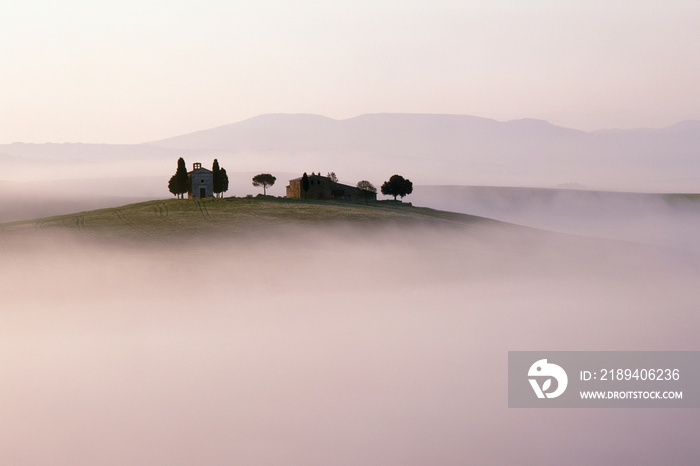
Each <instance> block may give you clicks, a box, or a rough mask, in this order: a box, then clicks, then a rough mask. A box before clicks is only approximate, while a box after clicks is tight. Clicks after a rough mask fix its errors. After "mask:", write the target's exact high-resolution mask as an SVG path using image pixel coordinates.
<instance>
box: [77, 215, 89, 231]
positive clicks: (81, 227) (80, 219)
mask: <svg viewBox="0 0 700 466" xmlns="http://www.w3.org/2000/svg"><path fill="white" fill-rule="evenodd" d="M75 226H76V228H77V229H78V231H79V232H81V233H87V231H86V229H85V216H84V215H79V216H78V217H76V218H75Z"/></svg>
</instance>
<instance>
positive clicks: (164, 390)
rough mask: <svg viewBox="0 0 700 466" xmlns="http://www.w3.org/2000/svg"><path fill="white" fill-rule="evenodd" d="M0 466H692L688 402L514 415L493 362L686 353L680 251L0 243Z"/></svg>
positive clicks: (690, 265) (465, 232)
mask: <svg viewBox="0 0 700 466" xmlns="http://www.w3.org/2000/svg"><path fill="white" fill-rule="evenodd" d="M0 248H1V249H2V254H3V261H2V264H0V274H1V275H0V277H1V278H2V280H1V281H0V289H2V296H3V306H2V314H1V327H0V332H1V334H2V338H1V340H0V348H1V349H2V351H1V353H0V354H2V355H3V356H2V363H1V364H2V374H3V376H2V384H0V404H1V411H0V412H2V415H3V423H2V424H1V425H2V427H0V429H1V433H0V463H2V464H35V465H42V464H61V465H63V464H66V465H68V464H70V465H75V464H100V465H124V464H170V465H191V464H207V465H219V464H220V465H225V464H226V465H228V464H251V465H279V464H285V465H329V464H333V465H358V464H365V465H372V464H376V465H380V464H381V465H402V466H403V465H425V464H441V465H444V464H454V465H463V464H562V463H566V464H573V465H578V464H580V465H584V464H585V465H588V464H603V463H605V464H660V463H666V464H671V463H672V464H691V463H692V462H693V461H694V460H695V459H696V458H697V457H698V454H700V448H699V447H698V446H697V442H696V438H695V433H694V432H695V428H696V427H697V425H698V422H699V421H700V418H699V417H698V416H699V415H698V413H697V412H696V411H695V410H662V409H648V410H642V409H639V410H635V409H627V410H621V409H620V410H614V409H609V410H603V409H600V410H584V409H581V410H571V409H567V410H563V409H559V410H556V409H555V410H536V409H532V410H516V409H508V407H507V352H508V351H509V350H694V349H697V331H698V324H699V323H700V317H698V314H697V303H698V302H699V301H700V290H699V289H698V287H697V283H698V278H700V277H699V275H700V273H699V268H698V265H699V264H700V261H699V260H698V258H697V257H696V256H694V255H688V254H678V253H676V252H669V251H666V250H662V249H655V248H651V247H642V246H637V245H633V244H627V243H620V242H613V241H600V240H589V239H584V238H578V237H573V236H566V235H555V234H548V233H544V232H539V231H535V230H529V229H524V228H517V227H508V226H504V225H497V224H488V225H484V226H471V227H469V228H454V229H451V228H444V229H441V230H433V229H426V228H406V229H398V228H394V229H378V230H373V231H369V230H368V229H337V228H336V229H331V228H320V227H319V229H316V230H315V231H311V232H299V231H297V232H295V233H285V232H284V231H279V232H277V233H274V234H269V235H265V236H261V237H258V238H236V239H228V240H226V239H221V240H217V241H214V240H212V239H202V240H201V241H196V240H193V241H191V242H190V243H189V245H188V246H182V245H180V246H177V247H174V246H173V247H168V246H154V245H149V246H143V247H140V246H131V247H117V246H112V247H110V246H106V245H104V244H85V243H79V242H77V241H75V240H72V239H66V238H65V237H64V236H60V237H58V236H57V237H53V236H42V237H41V240H40V243H39V244H37V243H35V242H34V240H20V239H17V238H12V239H10V240H7V241H4V242H2V244H1V245H0Z"/></svg>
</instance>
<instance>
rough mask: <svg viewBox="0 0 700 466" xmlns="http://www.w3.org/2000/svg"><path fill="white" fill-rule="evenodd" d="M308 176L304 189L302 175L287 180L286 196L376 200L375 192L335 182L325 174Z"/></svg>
mask: <svg viewBox="0 0 700 466" xmlns="http://www.w3.org/2000/svg"><path fill="white" fill-rule="evenodd" d="M308 177H309V190H308V191H306V192H305V191H304V189H303V188H302V186H301V180H302V178H303V177H299V178H294V179H293V180H289V186H287V197H291V198H295V199H320V200H326V199H334V200H350V201H365V200H369V201H376V200H377V193H372V192H369V191H363V190H361V189H357V188H356V187H354V186H348V185H346V184H341V183H336V182H335V181H333V180H331V179H330V178H329V177H327V176H322V175H321V174H320V173H319V174H318V175H317V174H315V173H311V174H310V175H308Z"/></svg>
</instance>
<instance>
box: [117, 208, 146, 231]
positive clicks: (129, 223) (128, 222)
mask: <svg viewBox="0 0 700 466" xmlns="http://www.w3.org/2000/svg"><path fill="white" fill-rule="evenodd" d="M115 213H116V214H117V218H119V220H121V221H122V222H123V223H124V224H125V225H126V226H128V227H130V228H132V229H133V230H134V231H138V232H139V233H141V234H143V235H146V236H150V235H149V234H148V232H147V231H145V230H143V229H142V228H139V227H138V226H137V225H136V223H134V222H133V221H131V220H129V219H128V218H127V217H126V215H125V214H124V211H123V210H121V209H117V210H116V211H115Z"/></svg>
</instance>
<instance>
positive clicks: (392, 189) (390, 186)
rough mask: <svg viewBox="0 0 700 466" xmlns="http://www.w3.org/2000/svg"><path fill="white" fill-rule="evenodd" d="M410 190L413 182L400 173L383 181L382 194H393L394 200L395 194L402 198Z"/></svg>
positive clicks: (411, 190) (409, 192)
mask: <svg viewBox="0 0 700 466" xmlns="http://www.w3.org/2000/svg"><path fill="white" fill-rule="evenodd" d="M412 192H413V183H411V180H408V179H406V178H404V177H403V176H401V175H393V176H392V177H391V178H389V181H385V182H384V184H383V185H382V194H384V195H385V196H394V200H396V196H401V198H402V199H403V197H404V196H407V195H409V194H411V193H412Z"/></svg>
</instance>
